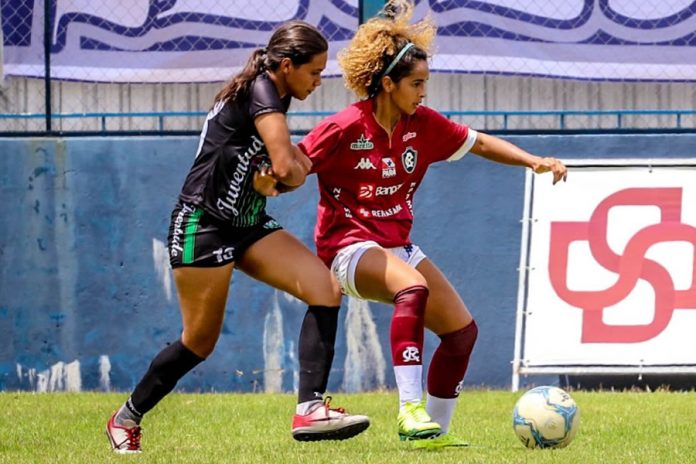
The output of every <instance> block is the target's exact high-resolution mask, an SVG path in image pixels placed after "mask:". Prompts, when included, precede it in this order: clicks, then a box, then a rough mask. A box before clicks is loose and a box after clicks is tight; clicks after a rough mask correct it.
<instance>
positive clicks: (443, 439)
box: [413, 433, 469, 450]
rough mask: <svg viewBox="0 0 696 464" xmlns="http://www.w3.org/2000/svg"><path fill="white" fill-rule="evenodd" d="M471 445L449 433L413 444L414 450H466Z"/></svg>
mask: <svg viewBox="0 0 696 464" xmlns="http://www.w3.org/2000/svg"><path fill="white" fill-rule="evenodd" d="M467 446H469V443H468V442H466V441H464V440H462V439H461V438H458V437H455V436H454V435H451V434H449V433H443V434H440V435H438V436H436V437H433V438H430V439H428V440H417V441H414V442H413V448H414V449H425V450H437V449H442V448H465V447H467Z"/></svg>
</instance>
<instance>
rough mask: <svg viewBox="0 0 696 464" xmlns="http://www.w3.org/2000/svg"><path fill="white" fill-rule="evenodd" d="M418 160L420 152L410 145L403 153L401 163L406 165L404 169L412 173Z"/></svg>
mask: <svg viewBox="0 0 696 464" xmlns="http://www.w3.org/2000/svg"><path fill="white" fill-rule="evenodd" d="M417 162H418V152H417V151H416V150H414V149H413V147H411V146H409V147H407V148H406V150H404V152H403V153H402V154H401V164H403V165H404V170H405V171H406V172H407V173H409V174H411V173H413V171H415V169H416V163H417Z"/></svg>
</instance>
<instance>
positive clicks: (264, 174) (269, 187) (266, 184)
mask: <svg viewBox="0 0 696 464" xmlns="http://www.w3.org/2000/svg"><path fill="white" fill-rule="evenodd" d="M252 184H253V186H254V190H256V191H257V192H258V193H259V194H261V195H263V196H264V197H277V196H278V194H279V193H280V192H278V188H277V187H278V181H277V180H276V178H275V177H273V170H272V168H271V167H270V166H264V167H262V168H261V169H260V170H258V171H256V172H254V179H253V182H252Z"/></svg>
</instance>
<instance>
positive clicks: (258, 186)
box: [107, 21, 369, 453]
mask: <svg viewBox="0 0 696 464" xmlns="http://www.w3.org/2000/svg"><path fill="white" fill-rule="evenodd" d="M327 50H328V44H327V42H326V39H325V38H324V37H323V36H322V34H321V33H320V32H319V31H318V30H317V29H316V28H314V27H313V26H311V25H309V24H307V23H305V22H302V21H291V22H288V23H285V24H284V25H282V26H281V27H280V28H278V29H277V30H276V31H275V32H274V34H273V35H272V37H271V39H270V41H269V43H268V46H267V47H266V48H262V49H258V50H256V51H255V52H254V53H253V54H252V55H251V57H250V58H249V61H248V62H247V64H246V66H245V67H244V69H243V70H242V71H241V72H240V73H239V74H238V75H237V76H235V77H234V78H233V79H232V80H231V81H230V82H229V83H228V84H227V85H226V86H225V87H224V88H223V89H222V90H221V91H220V92H219V93H218V95H217V96H216V97H215V101H214V105H213V108H212V110H211V111H210V113H209V114H208V116H207V118H206V121H205V124H204V126H203V130H202V133H201V139H200V143H199V146H198V151H197V153H196V157H195V161H194V163H193V166H192V167H191V170H190V172H189V174H188V176H187V178H186V181H185V182H184V186H183V188H182V190H181V194H180V195H179V199H178V203H177V205H176V207H175V208H174V211H173V212H172V216H171V223H170V227H169V248H168V249H169V255H170V261H171V265H172V268H173V269H174V271H173V272H174V279H175V282H176V287H177V291H178V296H179V303H180V307H181V315H182V320H183V332H182V334H181V338H180V339H179V340H177V341H175V342H174V343H171V344H170V345H169V346H167V347H166V348H164V349H163V350H162V351H161V352H160V353H159V354H158V355H157V356H155V358H154V359H153V361H152V363H151V364H150V367H149V368H148V370H147V372H146V373H145V375H144V376H143V378H142V379H141V380H140V382H139V383H138V385H137V386H136V387H135V390H134V391H133V392H132V394H131V395H130V397H129V398H128V400H127V401H126V402H125V404H124V405H123V406H122V407H121V408H120V409H119V410H118V411H117V412H116V413H114V415H113V416H112V417H111V418H110V420H109V422H108V424H107V435H108V437H109V440H110V442H111V446H112V448H113V450H114V451H116V452H119V453H133V452H136V453H137V452H140V450H141V446H140V440H141V429H140V421H141V419H142V417H143V415H144V414H145V413H147V412H148V411H150V410H151V409H152V408H153V407H154V406H155V405H156V404H157V403H158V402H159V401H160V400H161V399H162V398H163V397H164V396H166V395H167V394H168V393H169V392H170V391H172V389H173V388H174V386H175V385H176V383H177V381H178V380H179V379H180V378H182V377H183V376H184V375H185V374H186V373H187V372H189V371H190V370H191V369H193V368H194V367H195V366H196V365H197V364H199V363H200V362H202V361H203V360H205V359H206V357H208V356H209V355H210V354H211V353H212V351H213V349H214V347H215V344H216V342H217V340H218V337H219V335H220V330H221V328H222V322H223V317H224V314H225V304H226V300H227V289H228V287H229V284H230V280H231V278H232V271H233V269H234V268H235V267H236V268H239V269H241V270H242V271H243V272H245V273H246V274H248V275H249V276H251V277H253V278H255V279H257V280H260V281H262V282H265V283H267V284H269V285H271V286H273V287H275V288H277V289H280V290H283V291H285V292H287V293H289V294H291V295H294V296H295V297H297V298H299V299H300V300H302V301H304V302H305V303H307V304H308V305H309V309H308V311H307V313H306V315H305V319H304V321H303V324H302V329H301V332H302V337H301V343H300V345H299V359H300V386H299V398H298V406H297V411H296V414H295V416H294V417H293V422H292V433H293V436H294V437H295V438H296V439H298V440H326V439H344V438H349V437H351V436H353V435H356V434H358V433H360V432H362V431H363V430H365V429H366V428H367V427H368V426H369V419H368V418H367V417H365V416H357V415H349V414H346V413H345V412H344V411H343V410H342V409H332V408H330V407H329V404H328V401H326V402H324V401H322V397H323V394H324V393H325V390H326V385H327V381H328V374H329V371H330V368H331V363H332V360H333V352H334V350H333V346H334V341H335V337H336V322H337V318H338V310H339V306H340V299H341V293H340V290H339V287H338V284H337V282H336V280H335V279H334V278H333V276H332V274H331V273H330V271H329V270H328V269H327V268H326V266H325V265H324V264H323V263H322V262H321V261H320V260H319V258H317V257H316V256H315V255H314V254H313V253H312V252H311V251H310V250H309V249H308V248H307V247H305V246H304V245H303V244H302V243H301V242H300V241H299V240H297V239H296V238H295V237H293V236H292V235H290V234H289V233H287V232H286V231H284V230H283V229H282V228H281V226H280V225H279V224H278V223H277V222H276V221H275V220H274V219H273V218H272V217H270V216H269V215H268V214H266V211H265V205H266V197H265V196H264V194H266V195H273V194H275V193H276V192H275V180H276V179H277V180H278V181H279V182H281V183H282V185H283V187H284V188H285V189H292V188H295V187H298V186H300V185H301V184H302V183H303V182H304V180H305V176H306V175H307V173H308V172H309V170H310V168H311V162H310V161H309V159H308V158H307V157H306V156H305V155H304V154H302V152H301V151H299V150H298V149H297V148H296V147H295V146H294V145H292V143H291V141H290V132H289V129H288V126H287V122H286V119H285V113H286V112H287V110H288V107H289V104H290V100H291V98H292V97H294V98H297V99H300V100H304V99H305V98H307V96H309V94H310V93H312V91H313V90H314V89H316V88H317V87H318V86H319V85H320V84H321V72H322V71H323V69H324V68H325V67H326V62H327ZM265 155H267V158H266V156H265ZM264 158H266V159H270V166H268V167H262V168H261V169H259V166H256V165H255V164H254V163H255V161H256V160H259V159H264ZM252 159H253V160H252ZM271 176H272V178H273V182H272V184H269V183H268V182H267V180H268V179H269V178H271ZM260 192H261V193H260Z"/></svg>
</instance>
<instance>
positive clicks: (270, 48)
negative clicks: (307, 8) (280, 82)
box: [215, 20, 329, 103]
mask: <svg viewBox="0 0 696 464" xmlns="http://www.w3.org/2000/svg"><path fill="white" fill-rule="evenodd" d="M328 49H329V44H328V42H327V41H326V38H325V37H324V35H323V34H322V33H321V32H320V31H319V30H318V29H317V28H316V27H314V26H312V25H311V24H309V23H306V22H304V21H299V20H296V21H288V22H286V23H284V24H283V25H282V26H280V27H279V28H278V29H276V30H275V32H274V33H273V35H272V36H271V39H270V40H269V41H268V45H267V46H266V48H259V49H256V50H254V53H252V54H251V56H250V57H249V60H248V61H247V63H246V65H245V66H244V69H242V71H241V72H240V73H239V74H237V75H236V76H234V77H233V78H232V80H230V81H229V82H228V83H227V84H226V85H225V86H224V87H223V88H222V90H220V92H218V94H217V95H216V96H215V103H217V102H219V101H223V100H237V99H238V98H245V97H247V96H248V94H249V88H250V86H251V82H252V81H253V80H254V79H256V76H258V75H259V74H261V73H262V72H263V71H265V70H267V69H268V70H271V71H275V70H276V69H278V66H280V62H281V61H282V60H283V58H290V60H291V61H292V63H293V64H294V65H295V66H300V65H303V64H306V63H309V62H310V61H312V59H313V58H314V56H316V55H318V54H320V53H323V52H325V51H327V50H328Z"/></svg>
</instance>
